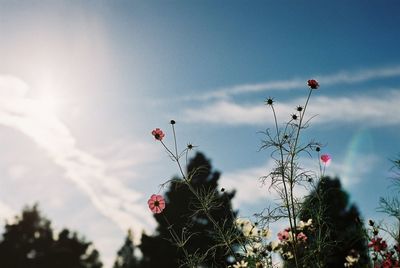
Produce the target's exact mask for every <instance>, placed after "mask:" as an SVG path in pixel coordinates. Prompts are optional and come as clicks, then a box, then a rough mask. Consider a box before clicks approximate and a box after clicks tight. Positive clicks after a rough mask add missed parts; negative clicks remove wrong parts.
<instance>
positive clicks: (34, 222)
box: [0, 205, 102, 268]
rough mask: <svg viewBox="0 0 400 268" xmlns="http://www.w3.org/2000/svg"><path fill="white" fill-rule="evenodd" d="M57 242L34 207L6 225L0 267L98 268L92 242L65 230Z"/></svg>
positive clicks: (0, 249) (48, 223)
mask: <svg viewBox="0 0 400 268" xmlns="http://www.w3.org/2000/svg"><path fill="white" fill-rule="evenodd" d="M56 237H58V238H57V239H55V238H54V236H53V230H52V228H51V223H50V221H49V220H48V219H46V218H44V217H42V216H41V215H40V212H39V210H38V208H37V206H36V205H34V206H33V207H32V208H29V207H27V208H25V209H24V210H23V212H22V216H20V217H18V216H17V217H16V218H15V223H7V224H6V226H5V231H4V234H3V239H2V240H1V241H0V267H7V268H55V267H57V268H100V267H102V263H101V262H100V260H99V253H98V252H97V250H95V249H94V248H93V246H92V243H90V242H85V241H84V240H83V239H81V238H79V237H78V235H77V234H76V233H71V232H70V231H69V230H67V229H64V230H62V231H61V232H60V233H59V234H58V235H56Z"/></svg>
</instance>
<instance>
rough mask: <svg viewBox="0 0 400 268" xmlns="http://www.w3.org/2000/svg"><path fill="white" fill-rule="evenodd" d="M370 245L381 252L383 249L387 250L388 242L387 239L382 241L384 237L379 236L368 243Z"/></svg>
mask: <svg viewBox="0 0 400 268" xmlns="http://www.w3.org/2000/svg"><path fill="white" fill-rule="evenodd" d="M368 247H369V248H371V247H373V248H374V251H375V252H379V251H381V250H385V249H386V248H387V244H386V241H385V240H383V241H382V238H381V237H378V238H376V239H375V238H372V239H371V242H369V243H368Z"/></svg>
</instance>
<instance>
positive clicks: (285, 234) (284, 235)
mask: <svg viewBox="0 0 400 268" xmlns="http://www.w3.org/2000/svg"><path fill="white" fill-rule="evenodd" d="M289 238H290V233H289V231H287V229H285V230H283V231H280V232H279V233H278V239H279V240H280V241H287V240H289Z"/></svg>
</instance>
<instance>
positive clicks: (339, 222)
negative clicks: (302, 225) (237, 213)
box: [286, 177, 368, 267]
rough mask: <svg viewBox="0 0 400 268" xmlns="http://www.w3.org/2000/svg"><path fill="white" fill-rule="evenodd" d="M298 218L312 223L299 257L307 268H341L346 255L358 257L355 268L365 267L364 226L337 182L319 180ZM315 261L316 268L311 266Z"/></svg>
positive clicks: (365, 242)
mask: <svg viewBox="0 0 400 268" xmlns="http://www.w3.org/2000/svg"><path fill="white" fill-rule="evenodd" d="M299 218H300V220H303V221H307V220H308V219H312V220H313V225H314V227H315V230H314V231H313V232H310V233H307V236H308V247H307V249H306V250H305V252H303V254H302V257H303V259H302V262H303V264H306V265H308V266H307V267H321V266H322V267H343V265H344V262H345V259H346V256H348V255H350V254H353V255H357V254H359V256H360V258H359V261H358V264H357V266H356V267H365V266H366V265H367V264H368V248H367V240H366V237H365V229H364V225H363V223H362V221H361V219H360V214H359V212H358V209H357V207H356V206H355V205H354V204H349V196H348V194H347V193H346V192H345V191H344V190H343V189H342V186H341V183H340V181H339V179H338V178H335V179H332V178H330V177H323V178H321V180H320V182H319V183H318V185H317V187H316V189H315V190H314V191H313V192H311V194H310V195H309V196H308V197H307V198H306V199H305V201H304V203H303V204H302V208H301V213H300V215H299ZM317 261H318V262H319V264H320V266H317V265H315V264H316V263H317ZM288 264H289V263H287V265H286V266H288V267H290V265H288ZM353 267H354V266H353Z"/></svg>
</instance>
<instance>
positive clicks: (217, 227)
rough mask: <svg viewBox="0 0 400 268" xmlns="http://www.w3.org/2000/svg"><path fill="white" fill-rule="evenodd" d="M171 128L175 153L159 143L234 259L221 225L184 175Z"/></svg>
mask: <svg viewBox="0 0 400 268" xmlns="http://www.w3.org/2000/svg"><path fill="white" fill-rule="evenodd" d="M172 129H173V134H174V143H175V152H176V154H174V153H172V152H171V150H170V149H169V148H168V147H167V146H166V145H165V144H164V142H162V141H161V140H160V142H161V144H162V145H163V146H164V148H165V149H166V150H167V151H168V152H169V154H170V155H171V156H172V158H173V159H174V160H175V161H176V163H177V165H178V168H179V171H180V173H181V175H182V178H183V180H184V181H185V183H186V185H187V186H188V187H189V190H190V191H191V192H192V194H194V195H195V197H196V198H197V200H198V201H199V202H200V204H201V207H202V209H203V211H204V213H205V215H206V216H207V218H208V219H209V220H210V221H211V223H212V224H213V225H214V227H215V228H216V229H217V231H218V233H219V235H220V237H222V239H223V240H224V244H225V245H226V246H227V247H228V250H229V252H230V254H231V255H232V256H233V258H234V259H235V261H236V260H237V259H236V256H235V253H234V251H233V249H232V247H231V243H230V241H228V239H227V238H226V237H225V234H224V232H223V231H222V229H221V227H220V226H219V225H218V223H217V222H216V221H215V220H214V218H213V217H212V216H211V214H210V213H209V212H208V207H207V205H206V204H205V203H204V202H203V200H202V198H201V197H200V196H199V195H198V193H197V191H196V190H195V189H194V188H193V186H192V185H191V183H190V180H189V179H188V178H187V176H186V175H185V173H184V171H183V168H182V166H181V163H180V161H179V155H178V149H177V143H176V134H175V128H174V127H173V126H172Z"/></svg>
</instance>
